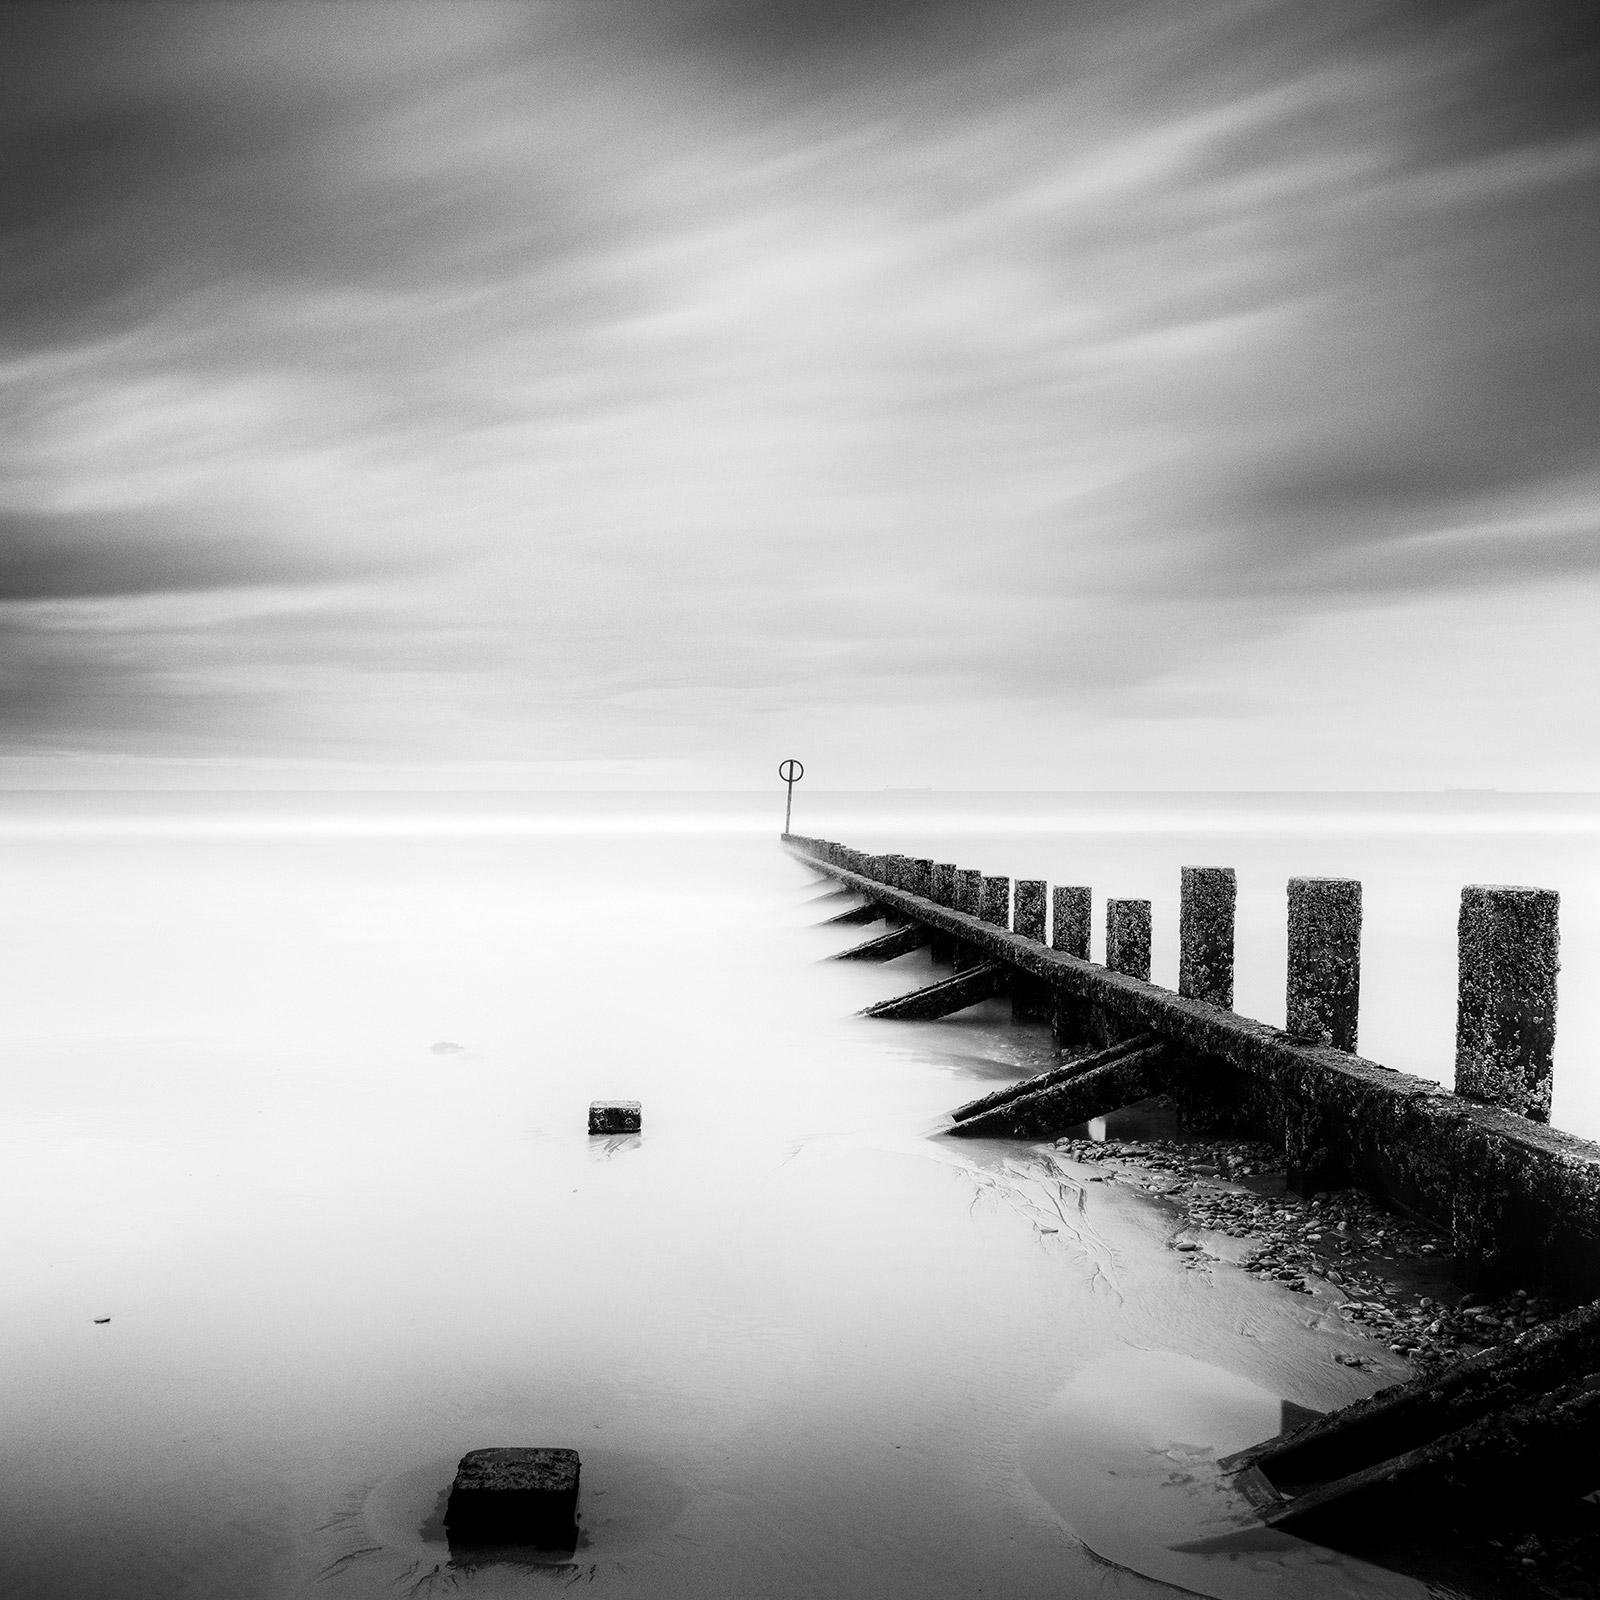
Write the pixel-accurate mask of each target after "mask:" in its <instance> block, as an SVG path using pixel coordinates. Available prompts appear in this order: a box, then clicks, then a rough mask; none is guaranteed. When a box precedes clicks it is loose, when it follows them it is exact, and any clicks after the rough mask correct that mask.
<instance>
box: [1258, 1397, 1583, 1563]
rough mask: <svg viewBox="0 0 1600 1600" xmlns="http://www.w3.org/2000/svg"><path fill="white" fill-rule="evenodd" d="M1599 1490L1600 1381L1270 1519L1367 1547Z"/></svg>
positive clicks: (1510, 1413) (1300, 1532)
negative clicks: (1437, 1518)
mask: <svg viewBox="0 0 1600 1600" xmlns="http://www.w3.org/2000/svg"><path fill="white" fill-rule="evenodd" d="M1595 1488H1600V1375H1596V1376H1585V1377H1581V1378H1577V1379H1575V1380H1573V1381H1572V1382H1570V1383H1566V1384H1563V1385H1562V1386H1561V1387H1560V1388H1559V1389H1556V1390H1554V1391H1552V1392H1551V1393H1549V1394H1542V1395H1539V1396H1538V1397H1537V1398H1535V1399H1532V1400H1527V1401H1524V1402H1523V1403H1521V1404H1520V1405H1514V1406H1507V1407H1505V1408H1503V1409H1501V1410H1498V1411H1495V1412H1492V1413H1491V1414H1490V1415H1488V1416H1486V1417H1480V1418H1478V1420H1477V1421H1475V1422H1470V1423H1468V1424H1467V1425H1466V1426H1465V1427H1464V1428H1458V1429H1456V1430H1455V1431H1454V1432H1452V1433H1447V1434H1445V1435H1444V1436H1443V1437H1442V1438H1438V1439H1434V1440H1432V1441H1430V1442H1429V1443H1427V1444H1425V1445H1422V1446H1420V1447H1418V1448H1417V1449H1415V1450H1409V1451H1406V1452H1405V1453H1404V1454H1402V1455H1398V1456H1395V1457H1392V1458H1391V1459H1390V1460H1388V1461H1382V1462H1379V1463H1377V1464H1376V1465H1374V1466H1370V1467H1365V1468H1363V1469H1362V1470H1361V1471H1359V1472H1353V1473H1351V1474H1350V1475H1349V1476H1348V1477H1344V1478H1339V1479H1336V1480H1335V1481H1334V1482H1332V1483H1328V1484H1324V1485H1322V1486H1320V1487H1319V1488H1316V1489H1312V1490H1309V1491H1308V1492H1307V1493H1305V1494H1303V1495H1299V1496H1297V1497H1296V1498H1295V1499H1293V1500H1291V1501H1289V1502H1288V1504H1286V1505H1285V1506H1283V1507H1282V1508H1280V1509H1279V1510H1276V1511H1272V1510H1269V1511H1268V1512H1267V1514H1266V1517H1265V1519H1264V1520H1265V1521H1266V1522H1267V1524H1268V1525H1269V1526H1271V1527H1274V1528H1277V1529H1280V1530H1281V1531H1282V1532H1285V1533H1292V1534H1295V1535H1296V1536H1297V1537H1299V1538H1309V1539H1316V1540H1317V1541H1319V1542H1320V1543H1323V1544H1338V1543H1341V1542H1353V1541H1359V1540H1360V1539H1362V1538H1364V1537H1368V1536H1371V1535H1374V1534H1378V1533H1381V1532H1382V1531H1383V1530H1384V1529H1386V1528H1388V1527H1391V1526H1393V1525H1395V1524H1397V1523H1399V1522H1402V1521H1405V1522H1409V1521H1411V1520H1412V1519H1419V1520H1420V1519H1422V1518H1426V1517H1428V1516H1429V1515H1430V1514H1433V1513H1439V1512H1444V1511H1448V1512H1449V1514H1450V1515H1451V1516H1452V1517H1453V1518H1459V1517H1460V1516H1461V1515H1462V1514H1463V1513H1467V1514H1474V1513H1475V1514H1477V1515H1478V1516H1480V1517H1485V1518H1488V1519H1490V1520H1492V1519H1493V1518H1495V1517H1496V1516H1500V1515H1506V1514H1509V1515H1515V1514H1516V1513H1517V1512H1518V1511H1519V1510H1521V1509H1523V1508H1525V1507H1528V1506H1530V1505H1533V1506H1544V1505H1547V1504H1548V1503H1549V1502H1551V1501H1552V1500H1559V1499H1560V1498H1561V1497H1563V1496H1565V1497H1567V1498H1576V1497H1577V1496H1579V1495H1583V1494H1587V1493H1589V1492H1590V1491H1591V1490H1593V1489H1595Z"/></svg>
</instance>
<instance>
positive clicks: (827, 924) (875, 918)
mask: <svg viewBox="0 0 1600 1600" xmlns="http://www.w3.org/2000/svg"><path fill="white" fill-rule="evenodd" d="M883 917H884V910H883V907H882V906H880V905H879V904H878V903H877V901H875V900H874V901H871V902H869V903H868V904H867V905H864V906H852V907H851V908H850V910H848V911H841V912H840V913H839V914H838V916H836V917H826V918H824V919H823V921H821V922H819V923H818V924H817V926H818V927H819V928H837V927H851V926H854V925H856V924H858V923H863V922H882V921H883Z"/></svg>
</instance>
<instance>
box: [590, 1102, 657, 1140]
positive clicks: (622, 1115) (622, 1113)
mask: <svg viewBox="0 0 1600 1600" xmlns="http://www.w3.org/2000/svg"><path fill="white" fill-rule="evenodd" d="M643 1116H644V1113H643V1110H642V1108H641V1106H640V1103H639V1101H637V1100H594V1101H591V1102H590V1104H589V1132H590V1133H637V1132H638V1131H639V1129H640V1127H641V1126H642V1123H643Z"/></svg>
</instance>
